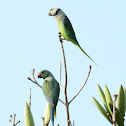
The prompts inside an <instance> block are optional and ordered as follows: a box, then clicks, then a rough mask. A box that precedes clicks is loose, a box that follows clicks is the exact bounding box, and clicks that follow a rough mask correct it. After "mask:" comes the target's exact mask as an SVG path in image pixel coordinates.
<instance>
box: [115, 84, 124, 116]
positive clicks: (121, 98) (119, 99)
mask: <svg viewBox="0 0 126 126" xmlns="http://www.w3.org/2000/svg"><path fill="white" fill-rule="evenodd" d="M117 108H118V110H119V111H120V112H121V114H122V116H123V117H124V114H125V94H124V90H123V86H122V85H120V88H119V91H118V97H117Z"/></svg>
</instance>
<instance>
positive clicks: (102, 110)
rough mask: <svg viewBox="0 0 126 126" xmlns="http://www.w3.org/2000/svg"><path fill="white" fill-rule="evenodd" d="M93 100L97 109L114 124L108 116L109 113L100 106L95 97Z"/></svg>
mask: <svg viewBox="0 0 126 126" xmlns="http://www.w3.org/2000/svg"><path fill="white" fill-rule="evenodd" d="M92 100H93V101H94V103H95V105H96V107H97V108H98V110H99V111H100V112H101V113H102V115H103V116H104V117H105V118H106V119H107V120H108V121H109V122H110V123H111V124H112V122H111V120H110V119H109V117H108V116H107V112H106V111H105V109H104V108H103V107H102V106H101V105H100V103H99V102H98V101H97V100H96V99H95V98H94V97H92Z"/></svg>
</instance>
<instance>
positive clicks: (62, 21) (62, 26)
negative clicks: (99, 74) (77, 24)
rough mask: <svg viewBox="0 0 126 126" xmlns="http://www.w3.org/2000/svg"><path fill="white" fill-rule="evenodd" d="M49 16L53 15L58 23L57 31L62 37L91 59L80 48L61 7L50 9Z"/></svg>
mask: <svg viewBox="0 0 126 126" xmlns="http://www.w3.org/2000/svg"><path fill="white" fill-rule="evenodd" d="M49 16H54V17H55V19H56V22H57V24H58V28H59V31H60V33H61V35H62V37H63V38H64V39H65V40H67V41H71V42H72V43H74V44H75V45H76V46H78V47H79V49H80V50H81V51H82V52H83V53H84V54H85V55H86V56H87V57H89V58H90V59H91V57H90V56H88V54H87V53H86V52H85V51H84V50H83V49H82V48H81V46H80V44H79V43H78V41H77V38H76V35H75V32H74V29H73V27H72V24H71V22H70V20H69V19H68V17H67V15H66V14H65V13H64V12H63V11H62V10H61V9H59V8H52V9H50V12H49ZM91 60H92V59H91ZM92 61H93V60H92ZM93 62H94V61H93ZM94 63H95V62H94ZM95 64H96V63H95ZM96 65H97V64H96Z"/></svg>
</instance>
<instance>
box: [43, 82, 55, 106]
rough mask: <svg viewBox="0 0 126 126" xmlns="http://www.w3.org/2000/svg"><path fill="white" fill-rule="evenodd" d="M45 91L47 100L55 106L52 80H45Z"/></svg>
mask: <svg viewBox="0 0 126 126" xmlns="http://www.w3.org/2000/svg"><path fill="white" fill-rule="evenodd" d="M43 92H44V95H45V97H46V100H47V101H48V102H49V103H50V104H51V105H52V106H53V107H54V102H53V97H54V90H53V85H52V84H51V82H50V81H48V80H45V81H44V83H43Z"/></svg>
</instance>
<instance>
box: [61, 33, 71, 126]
mask: <svg viewBox="0 0 126 126" xmlns="http://www.w3.org/2000/svg"><path fill="white" fill-rule="evenodd" d="M59 40H60V43H61V48H62V53H63V59H64V67H65V89H64V95H65V107H66V116H67V126H70V124H71V122H70V115H69V102H68V99H67V67H66V58H65V53H64V48H63V41H62V38H61V33H59Z"/></svg>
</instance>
